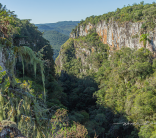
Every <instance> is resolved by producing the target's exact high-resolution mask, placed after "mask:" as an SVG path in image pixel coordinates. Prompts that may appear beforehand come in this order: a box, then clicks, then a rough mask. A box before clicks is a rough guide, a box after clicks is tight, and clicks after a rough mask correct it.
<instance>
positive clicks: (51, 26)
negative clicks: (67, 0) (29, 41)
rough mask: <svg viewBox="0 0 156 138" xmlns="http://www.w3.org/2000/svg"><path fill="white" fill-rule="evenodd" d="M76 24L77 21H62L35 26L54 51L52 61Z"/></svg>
mask: <svg viewBox="0 0 156 138" xmlns="http://www.w3.org/2000/svg"><path fill="white" fill-rule="evenodd" d="M78 23H79V21H62V22H57V23H45V24H35V26H37V27H38V30H39V31H41V32H44V35H43V37H44V38H45V39H47V40H48V41H49V42H50V45H52V47H53V49H54V56H53V58H54V60H55V59H56V58H57V56H58V54H59V51H60V47H61V45H63V44H64V43H65V42H66V41H67V40H68V39H69V35H70V32H71V31H72V29H74V28H75V26H77V24H78Z"/></svg>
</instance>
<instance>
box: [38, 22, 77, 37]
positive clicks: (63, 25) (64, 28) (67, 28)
mask: <svg viewBox="0 0 156 138" xmlns="http://www.w3.org/2000/svg"><path fill="white" fill-rule="evenodd" d="M78 23H79V21H62V22H57V23H45V24H35V25H36V26H37V27H38V29H39V31H41V32H45V31H50V30H53V31H58V32H60V33H62V34H64V35H67V36H69V34H70V32H71V31H72V29H73V28H75V26H77V24H78Z"/></svg>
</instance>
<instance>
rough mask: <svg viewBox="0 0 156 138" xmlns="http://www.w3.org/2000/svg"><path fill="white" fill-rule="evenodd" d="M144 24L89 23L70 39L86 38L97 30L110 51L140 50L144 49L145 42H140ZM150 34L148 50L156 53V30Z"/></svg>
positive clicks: (72, 34) (71, 35)
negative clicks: (91, 30)
mask: <svg viewBox="0 0 156 138" xmlns="http://www.w3.org/2000/svg"><path fill="white" fill-rule="evenodd" d="M142 24H143V22H135V23H132V22H126V23H124V24H122V25H121V24H119V23H117V22H114V21H110V22H109V23H106V22H105V21H101V22H99V23H98V24H97V25H92V24H90V23H89V24H88V25H86V27H85V28H84V27H83V26H80V27H79V28H78V29H77V32H76V33H71V34H70V37H71V38H75V37H76V36H86V35H87V34H88V33H89V30H90V29H93V28H95V30H96V33H98V35H99V36H101V37H102V42H103V43H104V44H108V45H109V46H110V50H113V48H115V49H117V50H118V49H120V48H121V47H123V46H126V47H130V48H135V49H139V48H141V47H143V42H142V43H140V42H139V40H140V36H141V27H142ZM148 33H149V39H150V40H151V42H150V43H149V42H148V41H147V44H146V48H147V49H149V50H150V51H151V52H154V53H155V51H156V28H155V29H154V30H153V31H151V32H148Z"/></svg>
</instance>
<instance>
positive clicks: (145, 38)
mask: <svg viewBox="0 0 156 138" xmlns="http://www.w3.org/2000/svg"><path fill="white" fill-rule="evenodd" d="M148 36H149V34H142V35H141V36H140V42H142V41H143V45H144V48H146V42H147V41H148V42H151V40H150V39H149V38H148Z"/></svg>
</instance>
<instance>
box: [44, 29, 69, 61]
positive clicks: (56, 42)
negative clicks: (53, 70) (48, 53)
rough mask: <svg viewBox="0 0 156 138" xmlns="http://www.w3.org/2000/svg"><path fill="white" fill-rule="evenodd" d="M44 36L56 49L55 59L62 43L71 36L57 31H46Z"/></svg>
mask: <svg viewBox="0 0 156 138" xmlns="http://www.w3.org/2000/svg"><path fill="white" fill-rule="evenodd" d="M43 37H44V38H45V39H47V40H48V41H49V42H50V45H52V47H53V49H54V56H53V57H54V60H55V59H56V58H57V57H58V55H59V51H60V47H61V45H63V44H64V43H65V42H66V41H67V40H68V39H69V36H67V35H64V34H61V33H59V32H57V31H45V32H44V34H43Z"/></svg>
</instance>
